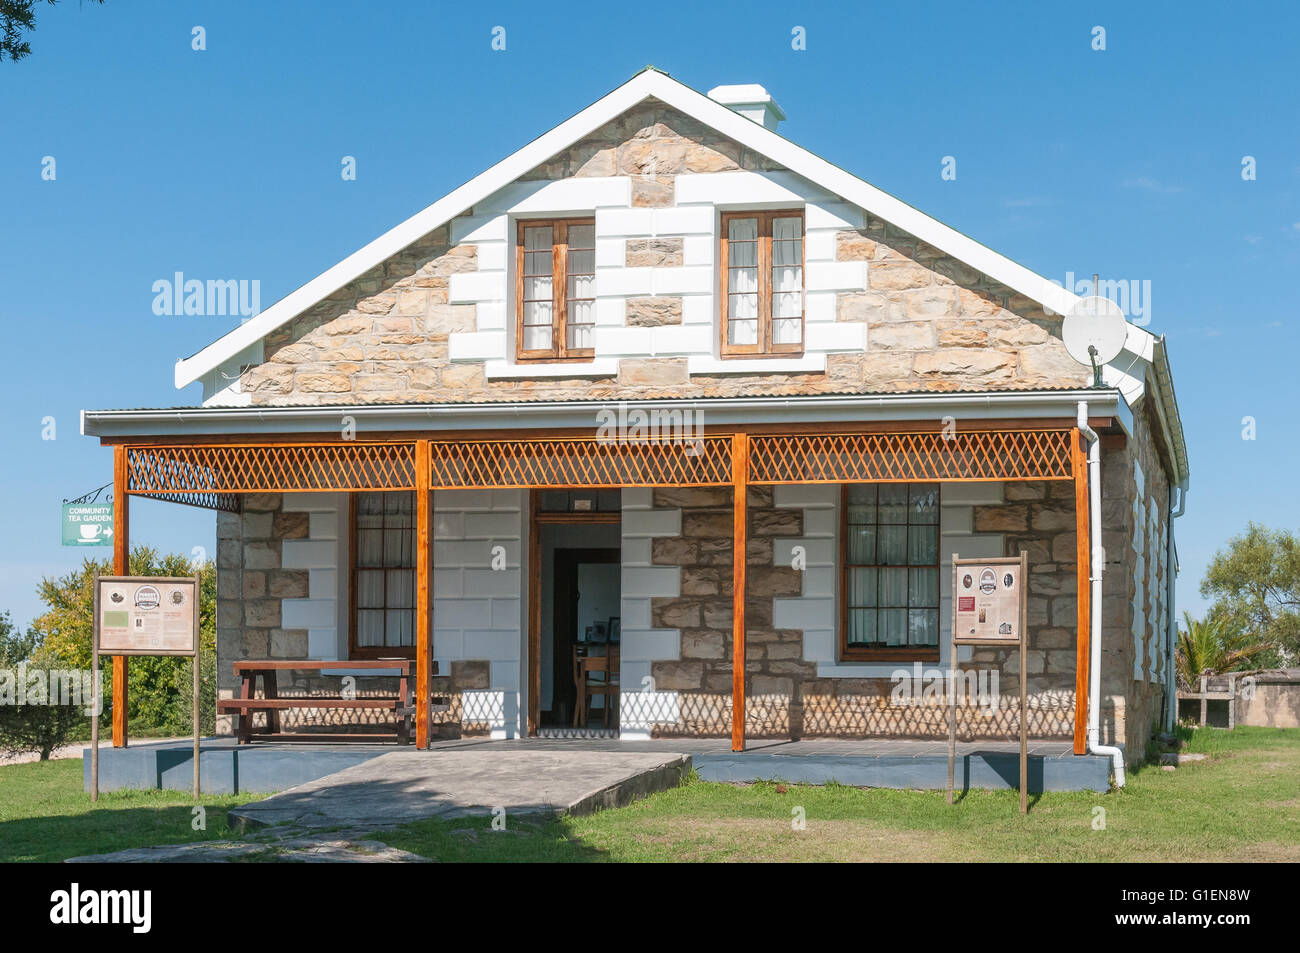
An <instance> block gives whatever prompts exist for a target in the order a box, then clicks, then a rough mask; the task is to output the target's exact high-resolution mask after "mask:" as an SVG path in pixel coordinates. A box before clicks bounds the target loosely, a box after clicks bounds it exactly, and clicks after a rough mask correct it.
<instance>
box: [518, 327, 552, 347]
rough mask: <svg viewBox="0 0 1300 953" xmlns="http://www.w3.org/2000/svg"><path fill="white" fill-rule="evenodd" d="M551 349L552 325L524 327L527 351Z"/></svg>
mask: <svg viewBox="0 0 1300 953" xmlns="http://www.w3.org/2000/svg"><path fill="white" fill-rule="evenodd" d="M550 349H551V328H550V325H544V326H542V327H533V328H527V327H526V328H524V350H525V351H549V350H550Z"/></svg>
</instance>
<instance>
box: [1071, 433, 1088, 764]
mask: <svg viewBox="0 0 1300 953" xmlns="http://www.w3.org/2000/svg"><path fill="white" fill-rule="evenodd" d="M1070 469H1071V470H1072V471H1073V475H1074V533H1075V543H1076V557H1075V560H1076V561H1075V573H1076V585H1075V589H1076V590H1077V591H1076V593H1075V597H1074V601H1075V604H1076V606H1077V607H1078V618H1077V620H1076V622H1075V625H1076V627H1077V631H1076V635H1075V640H1074V641H1075V651H1076V653H1077V654H1076V656H1075V660H1074V753H1075V754H1086V753H1087V751H1088V739H1087V737H1086V734H1085V733H1086V730H1087V725H1088V663H1089V659H1090V658H1091V655H1090V651H1091V649H1090V646H1089V644H1088V643H1089V640H1090V636H1091V631H1092V630H1091V625H1092V620H1091V611H1092V606H1091V605H1090V600H1091V599H1092V586H1091V585H1090V583H1089V580H1090V579H1091V578H1092V553H1091V552H1090V551H1089V547H1088V520H1089V513H1088V463H1087V459H1086V458H1085V456H1084V452H1083V438H1082V435H1081V434H1080V433H1079V428H1078V427H1075V428H1074V430H1073V431H1072V432H1071V435H1070Z"/></svg>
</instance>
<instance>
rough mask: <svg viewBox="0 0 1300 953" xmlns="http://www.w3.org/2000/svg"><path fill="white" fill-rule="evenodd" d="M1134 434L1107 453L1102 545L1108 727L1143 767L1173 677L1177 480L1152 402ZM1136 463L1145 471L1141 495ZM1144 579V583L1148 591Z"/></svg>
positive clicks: (1106, 736) (1108, 446) (1106, 446)
mask: <svg viewBox="0 0 1300 953" xmlns="http://www.w3.org/2000/svg"><path fill="white" fill-rule="evenodd" d="M1133 431H1134V432H1133V436H1132V437H1131V438H1129V439H1127V440H1124V441H1122V445H1114V444H1113V443H1111V442H1109V441H1108V442H1107V443H1103V451H1102V479H1101V485H1102V543H1103V545H1104V546H1105V547H1106V554H1107V561H1106V573H1105V577H1104V579H1103V582H1102V601H1103V604H1104V607H1105V608H1104V611H1103V616H1102V680H1101V693H1102V701H1101V707H1102V713H1101V714H1102V719H1101V723H1102V726H1103V730H1102V735H1103V740H1104V741H1105V742H1107V743H1119V744H1123V745H1125V746H1126V756H1127V759H1128V761H1129V762H1130V763H1131V764H1137V763H1140V762H1141V761H1142V759H1143V758H1144V757H1145V749H1146V743H1147V741H1148V740H1149V739H1150V738H1151V736H1152V734H1153V732H1154V731H1156V730H1158V729H1159V727H1160V722H1161V714H1162V704H1163V701H1164V695H1165V685H1164V679H1165V674H1166V670H1165V668H1164V666H1165V661H1166V660H1165V658H1164V645H1165V631H1164V624H1163V623H1164V621H1165V620H1166V619H1167V613H1168V612H1170V611H1172V607H1171V606H1168V605H1165V602H1166V582H1167V576H1166V572H1167V566H1166V562H1167V557H1166V548H1167V530H1168V522H1167V521H1168V519H1169V480H1168V477H1167V476H1166V473H1167V470H1166V461H1164V460H1163V459H1162V457H1161V454H1160V451H1159V449H1158V447H1159V440H1160V439H1161V438H1160V430H1159V425H1158V423H1156V421H1155V420H1154V417H1153V411H1152V407H1151V399H1150V398H1149V397H1148V398H1145V399H1144V401H1143V403H1142V404H1141V405H1139V406H1138V408H1136V410H1135V412H1134V415H1133ZM1134 463H1136V464H1137V466H1138V467H1139V468H1140V470H1141V474H1142V487H1141V492H1140V493H1139V488H1138V483H1137V480H1136V472H1137V471H1136V470H1135V468H1134ZM1138 507H1140V508H1142V509H1143V511H1144V512H1145V513H1146V514H1147V518H1146V519H1143V520H1142V521H1141V523H1140V524H1139V521H1138V520H1137V519H1136V518H1135V508H1138ZM1152 514H1154V521H1152V519H1151V515H1152ZM1153 522H1154V526H1153V525H1152V523H1153ZM1139 547H1140V552H1139ZM1138 577H1141V578H1142V579H1143V585H1142V587H1141V589H1140V590H1139V587H1138V585H1137V578H1138Z"/></svg>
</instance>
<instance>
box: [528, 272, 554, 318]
mask: <svg viewBox="0 0 1300 953" xmlns="http://www.w3.org/2000/svg"><path fill="white" fill-rule="evenodd" d="M524 301H525V302H528V303H545V304H546V310H547V314H548V315H549V314H550V307H551V276H550V275H545V276H543V277H541V278H525V279H524Z"/></svg>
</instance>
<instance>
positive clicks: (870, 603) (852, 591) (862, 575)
mask: <svg viewBox="0 0 1300 953" xmlns="http://www.w3.org/2000/svg"><path fill="white" fill-rule="evenodd" d="M876 573H877V570H875V569H850V570H849V599H848V604H849V605H850V606H851V607H854V608H858V607H862V606H867V607H870V608H875V606H876Z"/></svg>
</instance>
